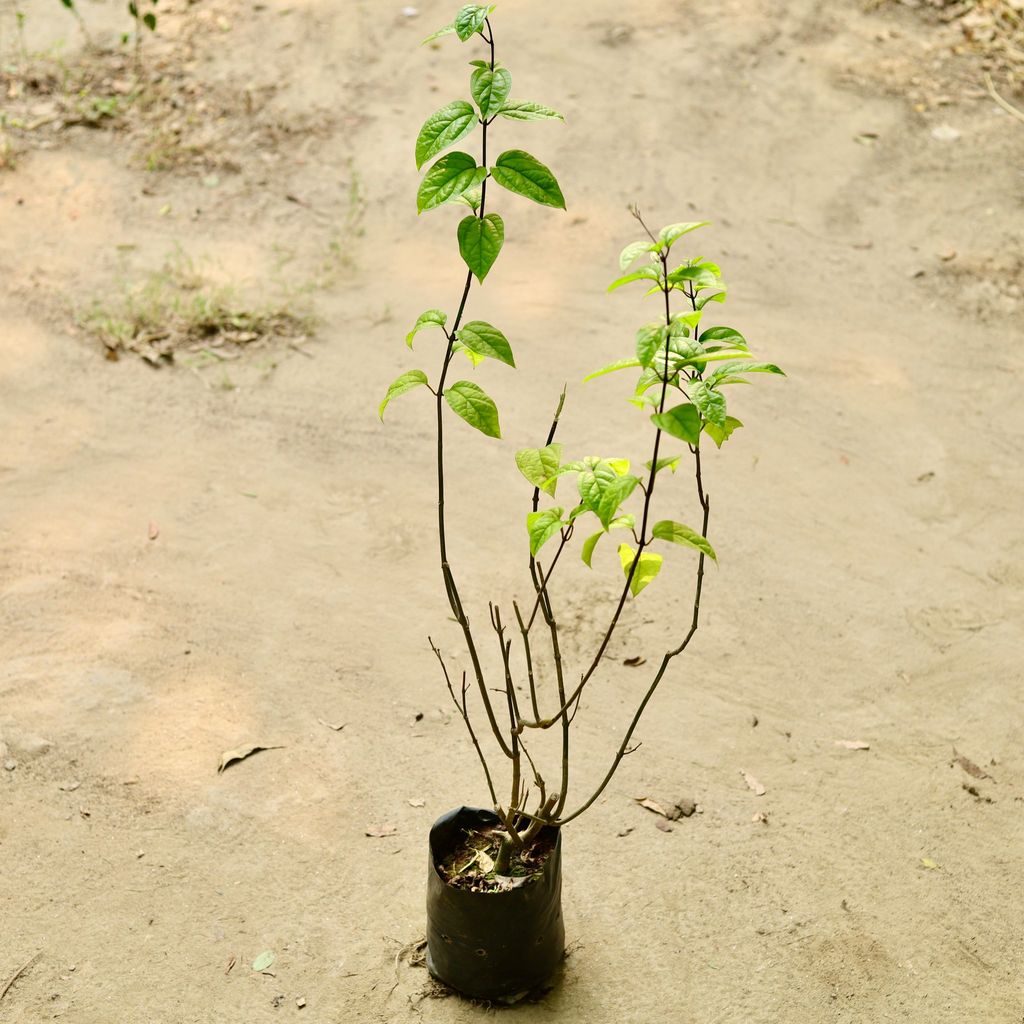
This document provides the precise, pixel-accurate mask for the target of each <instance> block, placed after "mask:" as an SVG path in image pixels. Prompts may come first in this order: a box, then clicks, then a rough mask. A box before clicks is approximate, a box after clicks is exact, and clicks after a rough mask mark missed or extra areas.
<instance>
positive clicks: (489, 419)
mask: <svg viewBox="0 0 1024 1024" xmlns="http://www.w3.org/2000/svg"><path fill="white" fill-rule="evenodd" d="M444 397H445V401H446V402H447V403H448V404H449V405H450V406H451V407H452V410H453V411H454V412H456V413H458V415H459V416H461V417H462V418H463V419H464V420H465V421H466V422H467V423H468V424H469V425H470V426H471V427H476V429H477V430H479V431H480V432H481V433H482V434H486V435H487V436H488V437H501V428H500V427H499V426H498V407H497V406H496V405H495V404H494V401H493V400H492V399H491V398H490V396H489V395H488V394H487V393H486V392H485V391H484V389H483V388H481V387H478V386H477V385H476V384H474V383H473V382H472V381H469V380H460V381H456V382H455V383H454V384H452V385H451V386H450V387H449V388H448V389H447V390H446V391H445V393H444Z"/></svg>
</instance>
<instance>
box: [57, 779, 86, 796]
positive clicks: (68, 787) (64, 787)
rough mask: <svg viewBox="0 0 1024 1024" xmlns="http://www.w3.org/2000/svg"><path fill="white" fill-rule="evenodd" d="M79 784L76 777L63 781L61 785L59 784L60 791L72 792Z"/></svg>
mask: <svg viewBox="0 0 1024 1024" xmlns="http://www.w3.org/2000/svg"><path fill="white" fill-rule="evenodd" d="M79 786H81V783H80V782H79V781H78V779H72V781H71V782H65V783H64V784H63V785H61V787H60V789H61V792H64V793H74V791H75V790H76V789H78V787H79Z"/></svg>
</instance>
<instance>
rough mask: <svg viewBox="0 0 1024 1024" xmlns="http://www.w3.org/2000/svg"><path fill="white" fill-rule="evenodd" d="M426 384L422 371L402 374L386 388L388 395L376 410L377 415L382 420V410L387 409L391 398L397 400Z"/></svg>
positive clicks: (410, 371)
mask: <svg viewBox="0 0 1024 1024" xmlns="http://www.w3.org/2000/svg"><path fill="white" fill-rule="evenodd" d="M426 383H427V375H426V374H425V373H424V372H423V371H422V370H409V371H408V372H407V373H403V374H402V376H401V377H398V378H396V379H395V380H393V381H392V382H391V384H390V385H389V387H388V393H387V394H386V395H385V396H384V401H383V402H381V403H380V408H378V410H377V415H378V416H379V417H380V418H381V421H382V422H383V420H384V410H385V409H386V408H387V407H388V402H390V401H391V399H392V398H397V397H398V396H399V395H404V394H405V393H406V391H412V389H413V388H418V387H419V386H420V385H421V384H426Z"/></svg>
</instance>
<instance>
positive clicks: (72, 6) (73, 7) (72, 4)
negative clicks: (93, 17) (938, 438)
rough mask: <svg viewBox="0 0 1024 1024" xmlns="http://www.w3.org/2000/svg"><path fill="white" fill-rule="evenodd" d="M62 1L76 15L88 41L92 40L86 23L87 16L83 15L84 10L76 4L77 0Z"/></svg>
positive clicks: (76, 19)
mask: <svg viewBox="0 0 1024 1024" xmlns="http://www.w3.org/2000/svg"><path fill="white" fill-rule="evenodd" d="M60 2H61V3H62V4H63V5H64V6H65V7H66V8H67V9H68V10H69V11H70V12H71V13H72V14H73V15H74V18H75V21H77V22H78V27H79V29H81V31H82V35H83V36H84V37H85V41H86V42H87V43H91V42H92V38H91V36H90V35H89V28H88V26H87V25H86V24H85V18H83V17H82V12H81V11H80V10H79V9H78V7H77V6H76V4H75V0H60Z"/></svg>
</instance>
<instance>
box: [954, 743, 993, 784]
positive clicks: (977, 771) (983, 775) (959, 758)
mask: <svg viewBox="0 0 1024 1024" xmlns="http://www.w3.org/2000/svg"><path fill="white" fill-rule="evenodd" d="M952 763H953V764H958V765H960V767H961V768H963V770H964V771H965V772H967V774H968V775H970V776H971V778H972V779H991V778H992V776H991V775H989V774H988V773H987V772H986V771H984V770H982V769H981V768H979V767H978V766H977V765H976V764H975V763H974V762H973V761H971V760H970V759H969V758H966V757H964V756H963V754H959V753H957V749H956V747H954V748H953V762H952Z"/></svg>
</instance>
